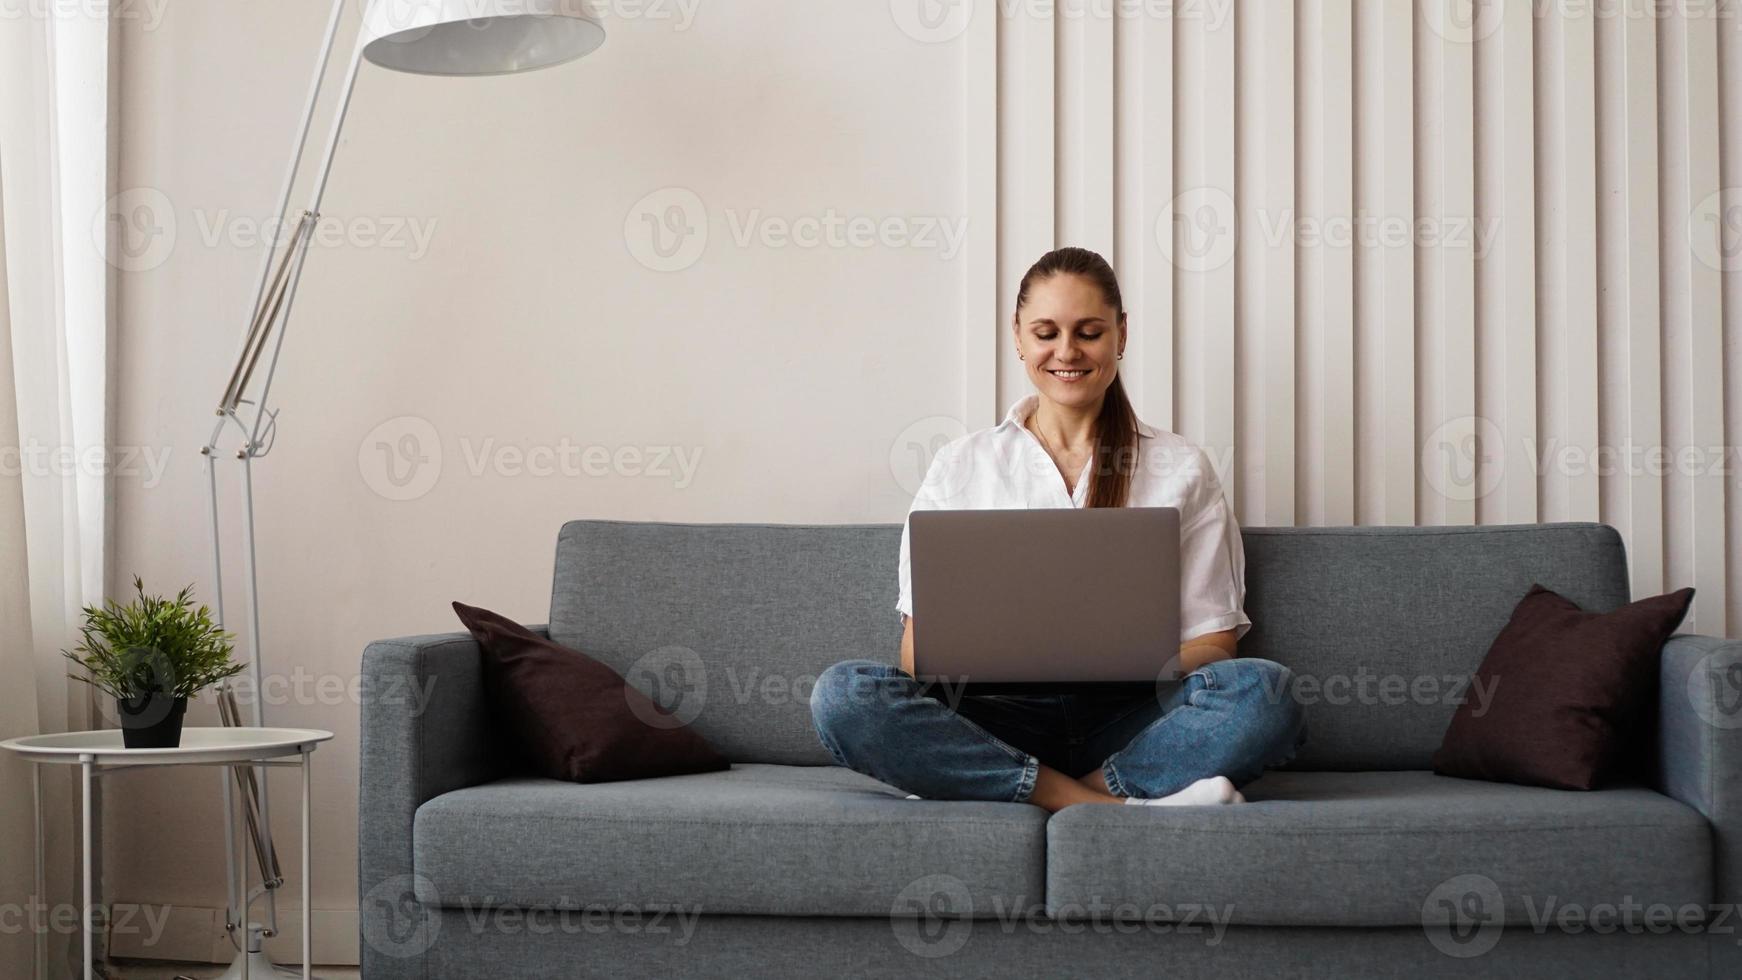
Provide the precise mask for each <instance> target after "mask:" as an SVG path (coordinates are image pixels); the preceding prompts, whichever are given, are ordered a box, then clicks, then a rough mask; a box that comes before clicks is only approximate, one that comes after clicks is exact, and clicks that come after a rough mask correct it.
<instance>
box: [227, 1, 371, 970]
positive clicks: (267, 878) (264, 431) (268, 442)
mask: <svg viewBox="0 0 1742 980" xmlns="http://www.w3.org/2000/svg"><path fill="white" fill-rule="evenodd" d="M364 2H365V3H366V2H367V0H364ZM344 8H345V0H333V4H332V12H331V14H330V15H329V17H328V21H327V27H326V33H325V36H324V39H323V41H322V43H321V50H320V56H319V58H318V60H317V63H316V65H315V71H314V77H313V79H312V80H311V81H310V83H309V90H308V97H307V100H306V102H305V104H304V108H303V113H302V121H301V123H300V125H299V126H298V127H297V135H296V142H295V144H294V146H293V147H292V153H291V161H290V168H289V171H288V172H287V173H286V175H285V178H284V187H283V190H282V191H281V192H280V194H279V199H278V215H279V224H278V225H277V226H276V227H277V228H279V229H282V228H284V227H285V219H286V217H287V215H288V212H289V209H290V199H291V194H292V193H293V191H294V189H295V186H296V178H297V174H298V172H299V171H300V170H301V167H302V162H303V153H304V150H305V149H306V148H307V144H308V138H309V132H310V129H311V127H312V124H313V121H314V114H315V108H316V104H317V102H318V101H319V99H320V93H321V87H322V83H323V82H324V80H325V76H326V73H327V68H328V66H329V64H330V62H331V58H332V52H333V47H334V42H335V40H336V39H337V36H338V30H339V22H340V20H341V18H342V16H343V14H344ZM363 46H364V38H363V36H362V35H361V34H359V36H358V39H357V43H356V46H355V48H354V50H353V51H352V53H351V60H350V64H349V65H348V66H347V68H346V70H345V78H344V83H343V85H344V88H343V90H342V91H341V93H340V95H339V101H338V107H337V109H336V110H335V114H334V117H333V121H332V127H331V129H330V131H329V132H328V135H327V140H326V144H325V147H324V149H323V151H322V156H321V160H320V169H319V173H318V176H317V178H316V180H315V185H314V188H313V190H312V192H311V193H310V196H309V201H308V204H307V206H306V207H305V208H304V209H303V211H302V213H301V216H300V217H299V218H298V219H297V221H296V225H295V230H294V232H293V233H292V235H291V238H290V240H289V241H288V242H286V243H284V244H283V246H282V247H280V245H279V243H278V242H277V241H276V238H277V236H276V235H274V236H269V237H268V240H267V243H266V250H265V255H264V256H263V257H262V260H261V267H260V275H259V281H258V285H257V286H256V287H255V291H254V314H253V319H252V321H251V322H250V324H249V327H248V330H247V332H246V334H245V335H244V337H243V339H242V347H241V350H240V351H239V352H238V354H237V356H236V362H235V366H234V367H233V369H232V370H231V373H230V381H229V384H228V385H227V386H226V388H225V390H224V396H223V399H222V401H221V402H220V403H219V405H218V409H217V415H218V421H217V423H216V425H214V426H213V428H212V433H211V436H210V438H208V439H207V441H206V444H205V445H204V446H203V447H201V449H200V454H201V455H202V456H203V457H204V458H205V469H206V489H207V503H208V506H209V510H210V515H211V536H212V538H211V546H212V582H213V590H214V591H213V597H214V602H213V605H214V607H215V609H216V614H217V623H218V626H219V628H220V629H222V628H223V627H224V626H225V624H226V622H227V621H228V617H227V614H226V610H225V605H224V561H223V552H224V548H223V535H222V529H221V521H220V507H219V503H218V474H217V469H218V463H219V462H220V461H221V460H224V459H231V460H234V461H235V462H236V463H238V464H239V466H240V468H241V476H242V514H241V520H242V547H243V561H244V564H243V580H244V582H245V583H246V587H247V590H248V622H247V643H248V652H249V664H248V677H249V680H250V682H251V685H252V688H253V691H252V698H251V699H249V700H250V709H251V710H250V715H251V717H250V719H249V722H250V723H251V724H253V725H254V726H256V727H264V726H265V724H266V717H265V710H264V705H263V700H264V698H263V696H262V694H263V690H262V670H261V658H262V655H263V650H262V648H261V643H260V582H259V575H258V561H257V559H256V548H255V528H254V461H255V460H256V459H259V458H261V457H263V456H265V455H266V454H267V453H269V452H271V451H272V445H273V442H274V440H275V437H276V434H277V424H278V412H277V411H276V410H274V409H272V408H270V407H269V402H268V398H269V396H270V395H271V392H272V378H273V374H274V372H275V371H276V370H277V367H278V355H279V351H280V349H281V348H282V347H283V345H284V334H285V329H284V325H285V323H286V322H287V321H288V319H289V315H290V308H291V305H292V303H293V302H294V301H295V299H296V289H297V285H298V283H299V282H300V281H301V278H302V267H303V262H304V261H305V260H306V259H307V257H308V246H309V242H310V241H311V240H312V238H313V231H314V227H315V223H316V222H317V221H318V220H319V214H320V202H321V198H322V196H323V195H324V194H325V192H326V185H327V177H328V176H329V175H330V174H331V172H332V166H333V156H334V154H335V153H336V152H337V151H338V146H339V134H340V131H341V130H342V129H343V127H344V124H345V114H346V112H347V111H348V110H349V108H350V103H351V94H352V91H353V89H354V88H355V86H356V81H357V70H358V68H359V67H360V65H361V63H362V54H363ZM275 258H276V260H277V261H276V264H275V262H274V259H275ZM269 345H270V347H271V354H270V355H269V356H267V360H266V370H265V373H264V375H262V376H261V377H260V381H259V395H258V396H257V397H253V398H250V397H247V396H248V395H249V394H250V392H251V386H252V383H253V381H254V377H255V368H256V366H257V365H258V364H259V361H260V359H261V357H262V355H263V354H264V353H265V351H266V348H267V347H268V346H269ZM231 429H234V432H235V434H236V436H237V437H238V438H239V439H240V445H239V446H238V447H237V448H235V449H233V450H229V451H228V452H226V451H225V450H224V449H223V448H222V444H223V442H224V436H225V434H226V432H227V430H231ZM218 699H219V713H220V716H221V717H222V719H223V723H224V724H225V725H232V726H239V725H242V724H243V723H244V722H243V718H242V715H241V711H240V707H239V704H238V699H237V697H236V686H235V685H234V684H232V683H228V682H226V683H224V684H222V685H220V687H219V689H218ZM234 775H235V780H236V787H235V789H234V790H232V787H231V785H230V779H231V776H230V775H229V774H221V778H222V781H223V789H224V800H225V804H226V806H228V805H229V803H230V802H231V798H230V794H231V792H232V791H234V792H238V793H240V794H242V796H243V797H244V808H243V809H244V812H245V813H246V814H247V817H248V820H247V826H248V830H249V835H250V837H251V838H252V845H253V846H252V848H245V847H239V846H237V845H236V844H235V843H234V842H233V841H232V840H231V837H230V835H228V834H226V835H225V841H224V843H225V852H226V853H225V858H226V873H225V875H224V880H225V882H226V883H227V884H228V889H229V896H228V899H227V901H226V904H225V912H224V927H225V930H226V931H227V932H228V934H229V936H230V941H231V944H232V945H234V946H236V948H237V956H236V959H235V960H234V961H233V962H232V963H231V964H230V968H229V969H228V970H227V971H226V972H225V973H224V977H226V978H229V977H236V978H242V977H245V976H246V977H251V978H252V977H258V978H262V980H265V978H271V977H274V976H276V975H277V971H278V968H277V967H275V966H274V965H273V964H272V961H271V959H270V958H269V957H267V955H266V954H265V952H264V951H263V950H262V948H261V946H262V942H263V940H264V939H265V938H266V937H270V936H276V935H278V896H277V892H278V888H279V887H280V886H282V885H283V884H284V877H283V875H282V874H281V873H280V871H279V868H278V859H277V854H276V850H275V848H274V847H273V845H272V820H271V814H272V811H271V807H270V805H269V798H268V793H267V783H266V769H265V767H263V766H255V767H235V769H234ZM250 849H251V850H252V851H253V853H254V863H255V864H256V865H257V866H258V867H259V869H260V884H259V885H258V886H256V887H255V888H248V887H247V884H246V883H247V881H248V876H247V874H246V871H247V867H246V866H247V864H248V863H249V856H248V851H249V850H250ZM238 861H240V862H242V864H243V868H242V871H243V874H242V875H241V876H240V877H239V876H238V875H237V874H236V862H238ZM238 880H240V881H242V882H243V887H242V890H241V891H240V892H238V889H237V886H236V882H237V881H238ZM261 897H265V899H266V914H265V917H264V921H259V922H257V921H255V920H254V919H253V908H254V904H255V902H256V901H257V900H259V899H260V898H261ZM239 936H240V940H239V938H238V937H239ZM304 948H305V949H306V948H308V947H307V944H306V943H305V945H304ZM244 961H246V962H244Z"/></svg>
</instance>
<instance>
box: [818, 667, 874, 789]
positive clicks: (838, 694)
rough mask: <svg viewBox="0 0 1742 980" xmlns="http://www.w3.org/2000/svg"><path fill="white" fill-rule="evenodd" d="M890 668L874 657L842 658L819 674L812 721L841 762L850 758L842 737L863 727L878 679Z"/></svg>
mask: <svg viewBox="0 0 1742 980" xmlns="http://www.w3.org/2000/svg"><path fill="white" fill-rule="evenodd" d="M891 669H893V668H891V667H890V666H889V665H888V664H883V663H878V662H877V661H875V660H843V661H841V662H839V663H837V664H833V665H831V666H829V667H828V668H827V669H825V670H824V671H823V672H822V673H821V674H818V675H817V683H816V686H815V687H814V688H812V689H811V725H812V726H813V727H814V728H815V729H816V732H817V737H818V738H820V739H822V743H823V747H824V748H826V749H828V750H829V753H830V754H831V755H833V756H835V759H836V761H837V762H839V763H841V764H842V765H846V764H847V762H846V759H845V758H844V757H843V756H842V755H841V749H840V742H839V739H840V738H841V736H842V735H844V734H846V735H850V734H851V732H852V731H853V730H854V729H856V728H860V727H863V724H864V723H865V721H866V720H867V710H866V709H867V708H869V707H870V706H871V705H872V704H873V703H874V702H875V700H876V699H875V698H874V697H872V696H871V695H872V690H873V688H874V686H875V683H876V679H881V678H883V677H886V676H888V672H889V671H890V670H891Z"/></svg>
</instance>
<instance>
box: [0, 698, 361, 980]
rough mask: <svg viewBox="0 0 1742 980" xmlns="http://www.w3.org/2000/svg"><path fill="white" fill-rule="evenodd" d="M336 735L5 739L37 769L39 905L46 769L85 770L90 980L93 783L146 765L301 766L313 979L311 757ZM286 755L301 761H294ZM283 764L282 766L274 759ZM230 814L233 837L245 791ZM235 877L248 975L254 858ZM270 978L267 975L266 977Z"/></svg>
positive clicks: (284, 731) (40, 954) (43, 942)
mask: <svg viewBox="0 0 1742 980" xmlns="http://www.w3.org/2000/svg"><path fill="white" fill-rule="evenodd" d="M332 737H333V733H332V732H325V731H320V730H318V729H312V728H247V727H238V728H227V727H210V728H184V729H182V734H181V744H180V745H178V746H176V747H175V748H173V749H129V748H126V747H125V746H123V745H122V741H121V730H120V729H118V728H110V729H105V730H102V731H90V732H63V733H59V734H54V735H30V736H26V737H24V738H12V739H7V740H6V741H4V742H0V749H6V750H8V751H10V752H14V753H17V754H18V756H19V757H21V758H23V759H24V760H25V761H27V762H32V763H35V764H36V765H35V766H34V767H33V768H32V771H31V783H32V786H33V788H34V789H35V793H36V894H35V895H34V896H33V900H34V901H35V903H36V904H37V905H39V906H40V905H41V904H42V903H43V900H44V896H43V892H44V890H45V885H44V876H43V834H42V766H43V764H45V763H49V764H60V765H77V766H78V767H79V769H80V772H81V776H82V780H81V784H80V785H81V795H82V798H83V801H84V802H83V806H82V811H83V816H82V818H81V820H80V826H81V828H82V844H81V854H82V855H83V871H84V886H83V891H82V898H83V906H84V908H83V914H82V916H81V926H82V929H83V932H84V939H85V980H92V962H91V957H92V932H93V928H94V923H93V921H92V920H93V917H94V914H95V910H96V904H95V903H94V902H93V900H92V899H93V895H92V890H91V782H92V780H93V779H95V778H96V777H98V776H104V775H107V774H109V773H112V772H120V771H122V770H123V769H137V768H140V767H144V766H236V765H248V766H296V767H298V768H299V769H300V770H301V772H302V975H303V978H304V980H309V924H310V917H309V756H310V755H311V754H312V753H313V752H314V750H315V747H316V746H318V745H319V744H320V743H322V742H325V741H327V740H328V739H330V738H332ZM287 756H297V759H296V760H295V761H290V760H288V759H286V757H287ZM273 760H279V761H273ZM232 796H235V797H236V798H237V806H236V807H235V808H234V809H232V808H230V807H229V806H228V803H226V812H225V814H224V819H225V828H224V832H225V834H226V835H228V834H231V833H235V832H237V831H236V824H237V821H238V820H240V819H242V817H241V815H240V813H239V812H238V811H241V812H243V813H245V811H246V807H247V801H246V800H243V799H241V798H240V794H230V793H226V794H225V797H226V800H228V799H229V798H230V797H232ZM238 856H239V857H240V858H241V860H238V861H236V862H234V863H235V868H234V869H233V873H234V875H235V878H236V885H237V889H236V891H237V894H238V895H241V896H243V900H244V904H243V906H242V908H243V914H242V916H241V919H242V928H243V930H244V935H243V945H242V955H241V960H242V976H243V977H247V976H248V954H247V935H246V929H247V911H246V910H247V904H246V896H247V894H248V860H247V856H246V855H238ZM47 940H48V937H47V933H46V932H44V930H43V928H42V924H41V923H38V924H37V930H36V975H37V976H38V977H39V978H40V977H43V976H45V975H46V969H47V965H48V964H47V952H48V951H47ZM261 980H266V978H261Z"/></svg>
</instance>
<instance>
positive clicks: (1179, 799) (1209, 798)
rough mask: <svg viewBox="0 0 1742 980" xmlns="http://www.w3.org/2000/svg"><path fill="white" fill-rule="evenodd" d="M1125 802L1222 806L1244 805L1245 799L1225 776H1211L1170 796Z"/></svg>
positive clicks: (1151, 804)
mask: <svg viewBox="0 0 1742 980" xmlns="http://www.w3.org/2000/svg"><path fill="white" fill-rule="evenodd" d="M1125 802H1126V803H1130V804H1133V805H1135V806H1223V805H1226V804H1230V803H1244V802H1246V797H1244V796H1241V795H1240V791H1239V790H1237V789H1235V788H1234V784H1233V783H1231V782H1229V781H1228V777H1227V776H1211V777H1210V778H1208V779H1200V780H1198V781H1197V782H1195V783H1193V784H1191V785H1190V786H1187V787H1186V788H1185V789H1182V790H1180V791H1179V792H1177V793H1174V794H1173V795H1171V796H1162V797H1158V798H1156V799H1153V800H1140V799H1138V798H1137V797H1130V798H1128V799H1127V800H1126V801H1125Z"/></svg>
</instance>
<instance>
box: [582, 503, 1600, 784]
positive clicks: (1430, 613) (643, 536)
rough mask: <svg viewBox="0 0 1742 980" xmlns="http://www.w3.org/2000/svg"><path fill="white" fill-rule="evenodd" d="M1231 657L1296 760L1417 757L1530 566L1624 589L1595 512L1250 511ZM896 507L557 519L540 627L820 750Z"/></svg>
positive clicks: (862, 635)
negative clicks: (1554, 515)
mask: <svg viewBox="0 0 1742 980" xmlns="http://www.w3.org/2000/svg"><path fill="white" fill-rule="evenodd" d="M1242 537H1243V539H1244V543H1245V548H1246V613H1247V615H1248V616H1249V617H1250V618H1251V619H1252V624H1253V625H1252V629H1251V631H1250V632H1248V633H1247V634H1246V635H1245V636H1244V637H1243V638H1242V639H1241V641H1240V652H1241V654H1242V655H1244V656H1252V657H1264V658H1266V659H1269V660H1275V661H1277V662H1278V663H1281V664H1285V665H1287V666H1289V667H1291V668H1293V670H1294V675H1295V678H1296V681H1297V685H1299V686H1297V689H1296V692H1295V694H1296V696H1298V697H1300V698H1301V700H1302V701H1303V703H1304V704H1305V706H1306V709H1307V729H1308V732H1309V737H1308V739H1307V743H1306V745H1304V746H1303V747H1302V748H1301V751H1300V752H1299V754H1297V755H1296V756H1295V759H1294V761H1293V763H1291V768H1294V769H1345V770H1363V769H1429V768H1431V767H1432V758H1433V753H1434V750H1435V749H1437V748H1439V744H1440V738H1441V736H1442V735H1444V734H1445V731H1446V726H1447V725H1448V724H1449V723H1450V722H1451V719H1452V713H1453V712H1454V711H1455V710H1456V709H1457V706H1458V703H1459V699H1460V698H1461V697H1462V696H1464V695H1465V694H1466V693H1467V692H1468V690H1469V679H1470V677H1471V676H1472V675H1473V674H1474V673H1475V671H1476V667H1477V665H1478V664H1480V663H1481V662H1482V657H1483V655H1484V654H1485V653H1487V651H1488V647H1489V645H1490V644H1491V643H1492V642H1493V641H1494V637H1495V636H1496V635H1498V634H1499V632H1500V628H1501V627H1502V626H1504V625H1505V624H1506V621H1507V618H1508V617H1509V616H1511V614H1512V609H1513V607H1514V606H1515V605H1517V603H1518V597H1519V596H1521V595H1523V594H1524V593H1525V590H1527V589H1529V588H1530V585H1531V583H1533V582H1540V583H1542V585H1543V586H1545V587H1547V588H1550V589H1553V590H1554V591H1556V592H1558V593H1560V594H1561V595H1564V596H1566V597H1567V598H1568V599H1571V600H1572V601H1573V602H1576V603H1578V604H1579V606H1580V607H1581V608H1583V609H1589V610H1592V611H1595V612H1608V611H1610V610H1612V609H1614V608H1616V607H1618V606H1620V605H1622V604H1624V603H1626V602H1627V600H1628V582H1627V561H1626V556H1625V554H1624V553H1623V551H1622V545H1621V537H1620V535H1618V534H1616V533H1615V530H1614V529H1613V528H1610V527H1605V526H1603V525H1599V524H1549V525H1520V526H1488V527H1425V528H1416V527H1364V528H1262V527H1253V528H1246V529H1244V530H1243V531H1242ZM900 546H901V525H900V524H860V525H828V526H819V525H786V524H656V523H637V522H630V521H599V520H588V521H573V522H570V523H569V524H567V525H565V526H564V527H563V529H562V535H561V537H560V539H559V540H558V543H557V554H556V577H555V585H554V588H553V591H552V594H551V612H550V636H551V639H553V640H555V641H557V642H558V643H561V644H563V645H564V646H568V647H572V648H574V649H577V650H585V651H586V652H587V653H588V654H589V655H590V656H593V657H597V658H598V659H599V660H602V661H604V662H605V663H607V664H609V665H610V666H611V667H612V668H614V669H615V670H616V671H617V672H618V673H620V674H622V675H623V676H624V677H625V678H626V679H627V680H628V681H629V683H631V684H634V685H635V686H636V687H637V688H640V689H641V690H642V691H644V692H646V693H647V694H649V695H650V696H652V697H653V698H654V700H655V701H657V702H658V703H660V704H661V705H662V706H663V707H665V708H667V709H668V710H671V711H672V712H673V713H674V714H675V715H676V716H678V717H679V718H681V719H683V720H685V721H691V722H692V723H693V726H694V728H695V730H696V731H697V732H698V733H700V734H701V736H702V737H703V738H705V739H707V740H708V742H709V743H710V744H712V745H713V746H714V747H715V748H717V749H719V750H720V751H721V752H722V753H724V754H725V755H726V756H727V757H728V758H730V759H731V760H732V761H734V762H780V763H789V764H796V765H827V764H829V763H830V762H832V761H833V760H832V759H831V758H830V757H829V755H828V753H827V752H826V751H825V750H824V749H823V747H822V745H821V743H819V742H818V741H817V737H816V733H815V732H814V731H813V730H812V728H811V716H810V690H811V688H812V687H813V686H814V684H815V682H816V678H817V675H818V674H820V673H822V671H823V670H824V669H825V668H827V667H828V666H829V665H831V664H833V663H836V662H837V661H841V660H849V659H857V658H869V659H873V660H880V661H883V662H885V663H894V662H895V660H896V657H897V655H898V652H899V649H900V643H901V622H900V617H898V616H897V615H896V614H895V612H894V605H895V593H896V588H897V583H896V561H897V559H898V558H899V552H900Z"/></svg>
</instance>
